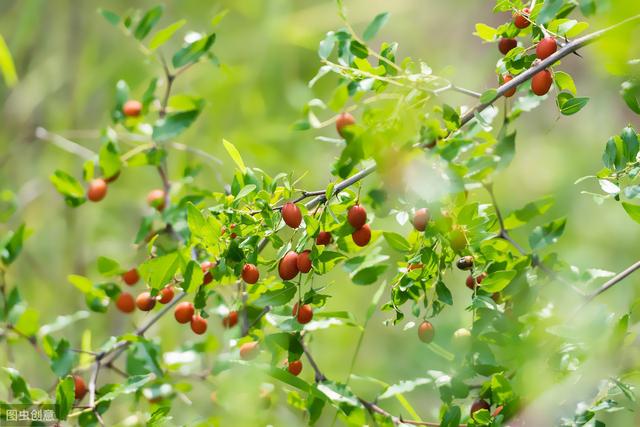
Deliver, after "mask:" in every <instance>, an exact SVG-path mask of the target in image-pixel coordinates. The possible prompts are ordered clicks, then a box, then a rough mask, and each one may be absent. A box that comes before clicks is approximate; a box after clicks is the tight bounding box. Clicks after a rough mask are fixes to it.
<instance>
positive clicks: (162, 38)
mask: <svg viewBox="0 0 640 427" xmlns="http://www.w3.org/2000/svg"><path fill="white" fill-rule="evenodd" d="M186 23H187V20H186V19H181V20H179V21H177V22H174V23H173V24H171V25H168V26H166V27H165V28H163V29H161V30H158V32H156V33H155V34H154V35H153V37H151V41H149V49H151V50H156V49H157V48H159V47H160V46H162V45H163V44H165V43H166V42H168V41H169V39H171V37H173V35H174V34H175V33H176V31H178V30H179V29H180V28H182V27H183V26H184V24H186Z"/></svg>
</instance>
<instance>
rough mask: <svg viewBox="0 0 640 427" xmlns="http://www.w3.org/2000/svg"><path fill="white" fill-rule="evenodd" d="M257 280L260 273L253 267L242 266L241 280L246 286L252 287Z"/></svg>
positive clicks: (248, 265) (249, 265)
mask: <svg viewBox="0 0 640 427" xmlns="http://www.w3.org/2000/svg"><path fill="white" fill-rule="evenodd" d="M259 278H260V271H259V270H258V267H256V266H255V265H253V264H248V263H247V264H245V265H244V267H242V280H244V281H245V282H247V283H248V284H250V285H253V284H254V283H256V282H257V281H258V279H259Z"/></svg>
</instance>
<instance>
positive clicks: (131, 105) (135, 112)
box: [122, 99, 142, 117]
mask: <svg viewBox="0 0 640 427" xmlns="http://www.w3.org/2000/svg"><path fill="white" fill-rule="evenodd" d="M122 112H123V113H124V115H125V116H127V117H138V116H139V115H140V113H141V112H142V104H141V103H140V101H136V100H135V99H130V100H128V101H127V102H125V103H124V105H123V106H122Z"/></svg>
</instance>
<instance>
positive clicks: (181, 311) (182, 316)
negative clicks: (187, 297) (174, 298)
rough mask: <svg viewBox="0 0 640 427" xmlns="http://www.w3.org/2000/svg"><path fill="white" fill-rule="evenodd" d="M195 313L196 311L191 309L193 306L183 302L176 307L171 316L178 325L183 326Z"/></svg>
mask: <svg viewBox="0 0 640 427" xmlns="http://www.w3.org/2000/svg"><path fill="white" fill-rule="evenodd" d="M195 312H196V309H195V308H194V307H193V304H191V303H190V302H187V301H185V302H181V303H180V304H178V305H177V306H176V309H175V311H174V313H173V316H174V317H175V318H176V320H177V321H178V323H182V324H184V323H189V322H191V318H192V317H193V315H194V314H195Z"/></svg>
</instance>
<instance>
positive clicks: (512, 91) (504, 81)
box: [502, 74, 516, 98]
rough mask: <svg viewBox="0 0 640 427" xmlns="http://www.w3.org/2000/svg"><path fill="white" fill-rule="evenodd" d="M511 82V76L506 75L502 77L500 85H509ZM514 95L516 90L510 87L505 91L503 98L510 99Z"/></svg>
mask: <svg viewBox="0 0 640 427" xmlns="http://www.w3.org/2000/svg"><path fill="white" fill-rule="evenodd" d="M511 80H513V76H512V75H510V74H507V75H505V76H502V84H507V83H509V82H510V81H511ZM515 94H516V88H515V87H512V88H511V89H509V90H508V91H506V92H505V93H504V96H505V98H511V97H512V96H513V95H515Z"/></svg>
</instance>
